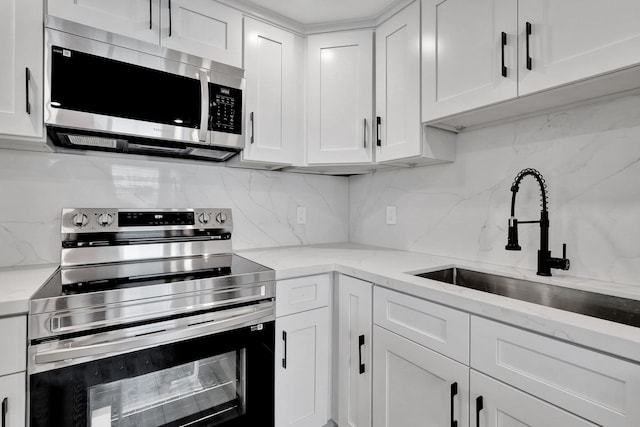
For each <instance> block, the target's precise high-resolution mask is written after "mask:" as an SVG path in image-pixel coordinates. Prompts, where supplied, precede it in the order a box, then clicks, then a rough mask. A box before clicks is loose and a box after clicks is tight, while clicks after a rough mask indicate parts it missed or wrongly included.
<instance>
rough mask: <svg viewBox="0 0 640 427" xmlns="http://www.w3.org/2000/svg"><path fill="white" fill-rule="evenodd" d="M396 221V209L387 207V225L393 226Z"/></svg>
mask: <svg viewBox="0 0 640 427" xmlns="http://www.w3.org/2000/svg"><path fill="white" fill-rule="evenodd" d="M396 219H397V218H396V207H395V206H387V225H395V224H396Z"/></svg>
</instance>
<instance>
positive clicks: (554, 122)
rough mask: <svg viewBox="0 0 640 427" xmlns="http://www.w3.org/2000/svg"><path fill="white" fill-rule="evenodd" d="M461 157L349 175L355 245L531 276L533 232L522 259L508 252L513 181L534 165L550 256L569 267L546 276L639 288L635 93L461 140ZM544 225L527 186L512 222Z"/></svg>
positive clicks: (638, 113) (524, 239)
mask: <svg viewBox="0 0 640 427" xmlns="http://www.w3.org/2000/svg"><path fill="white" fill-rule="evenodd" d="M457 150H458V154H457V160H456V162H455V163H452V164H444V165H435V166H427V167H418V168H413V169H405V170H395V171H384V172H378V173H375V174H370V175H365V176H358V177H352V178H351V179H350V185H349V186H350V196H349V200H350V224H349V233H350V240H351V241H352V242H355V243H363V244H371V245H380V246H386V247H390V248H397V249H404V250H410V251H416V252H423V253H430V254H439V255H446V256H451V257H456V258H462V259H467V260H477V261H481V262H488V263H492V264H500V265H508V266H517V267H521V268H527V269H532V270H535V269H536V256H537V255H536V254H537V249H538V247H539V235H540V232H539V226H537V225H535V224H530V225H526V224H523V225H521V226H520V227H519V233H520V245H521V246H522V251H520V252H510V251H506V250H505V248H504V246H505V244H506V242H507V219H508V217H509V213H510V203H511V192H510V187H511V183H512V182H513V179H514V177H515V176H516V174H517V173H518V172H519V171H520V170H521V169H523V168H528V167H531V168H535V169H538V170H539V171H540V172H541V173H542V174H543V175H544V177H545V179H546V182H547V184H548V192H549V212H550V249H551V251H552V255H553V256H561V253H562V252H561V251H562V243H564V242H566V243H567V257H568V258H570V260H571V269H570V270H569V271H567V272H564V271H559V270H552V274H554V275H570V276H577V277H586V278H593V279H599V280H606V281H613V282H619V283H625V284H632V285H640V162H639V160H640V92H637V91H636V92H633V93H627V94H624V95H622V96H619V97H616V98H609V99H606V100H601V101H599V102H594V103H591V104H587V105H582V106H579V107H574V108H571V109H566V110H563V111H558V112H554V113H550V114H544V115H540V116H536V117H531V118H526V119H521V120H518V121H513V122H509V123H504V124H499V125H493V126H490V127H485V128H482V129H476V130H472V131H467V132H463V133H461V134H460V135H459V138H458V145H457ZM388 205H392V206H396V208H397V224H396V225H386V224H385V209H386V206H388ZM539 216H540V197H539V190H538V186H537V183H536V182H535V180H534V179H532V178H531V177H526V178H525V179H524V180H523V182H522V184H521V187H520V191H519V193H518V196H517V202H516V217H517V218H518V219H520V220H537V219H539Z"/></svg>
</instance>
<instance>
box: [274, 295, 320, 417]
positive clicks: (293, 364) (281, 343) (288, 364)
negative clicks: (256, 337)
mask: <svg viewBox="0 0 640 427" xmlns="http://www.w3.org/2000/svg"><path fill="white" fill-rule="evenodd" d="M275 383H276V384H275V390H276V404H275V421H276V422H275V424H276V426H278V427H307V426H309V427H314V426H323V425H325V424H326V422H327V413H328V396H329V390H328V387H329V385H328V384H329V308H328V307H325V308H318V309H315V310H311V311H305V312H303V313H298V314H293V315H290V316H285V317H279V318H277V319H276V375H275Z"/></svg>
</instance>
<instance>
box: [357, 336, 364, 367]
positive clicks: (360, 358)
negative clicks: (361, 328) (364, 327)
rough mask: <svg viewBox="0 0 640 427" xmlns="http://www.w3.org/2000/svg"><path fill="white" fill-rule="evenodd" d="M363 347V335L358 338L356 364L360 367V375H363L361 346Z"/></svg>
mask: <svg viewBox="0 0 640 427" xmlns="http://www.w3.org/2000/svg"><path fill="white" fill-rule="evenodd" d="M363 345H364V335H360V336H359V337H358V364H359V365H360V373H361V374H364V363H362V346H363Z"/></svg>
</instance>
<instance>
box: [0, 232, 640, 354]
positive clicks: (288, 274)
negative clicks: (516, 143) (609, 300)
mask: <svg viewBox="0 0 640 427" xmlns="http://www.w3.org/2000/svg"><path fill="white" fill-rule="evenodd" d="M237 253H238V254H239V255H241V256H244V257H246V258H249V259H251V260H253V261H255V262H258V263H260V264H263V265H265V266H267V267H270V268H273V269H274V270H276V278H277V279H278V280H281V279H287V278H292V277H299V276H308V275H313V274H322V273H331V272H338V273H342V274H346V275H349V276H353V277H357V278H360V279H362V280H365V281H368V282H371V283H375V284H376V285H380V286H384V287H386V288H389V289H393V290H397V291H400V292H404V293H407V294H410V295H414V296H417V297H420V298H425V299H428V300H430V301H434V302H437V303H440V304H444V305H447V306H450V307H453V308H457V309H459V310H463V311H466V312H469V313H471V314H474V315H479V316H484V317H487V318H491V319H495V320H498V321H501V322H505V323H508V324H511V325H514V326H518V327H522V328H525V329H528V330H532V331H536V332H539V333H543V334H546V335H551V336H554V337H556V338H559V339H562V340H564V341H567V342H572V343H575V344H579V345H584V346H588V347H592V348H596V349H599V350H602V351H604V352H607V353H611V354H615V355H618V356H622V357H625V358H627V359H630V360H634V361H636V362H640V328H635V327H631V326H627V325H622V324H618V323H614V322H610V321H606V320H601V319H597V318H594V317H589V316H584V315H580V314H576V313H571V312H566V311H563V310H558V309H554V308H550V307H544V306H541V305H537V304H532V303H528V302H524V301H518V300H514V299H510V298H507V297H502V296H499V295H492V294H489V293H485V292H481V291H476V290H473V289H467V288H463V287H459V286H454V285H449V284H447V283H442V282H438V281H434V280H429V279H424V278H420V277H416V276H413V275H412V274H410V273H412V272H425V271H430V270H437V269H441V268H448V267H452V266H457V267H463V268H469V269H474V270H478V271H484V272H488V273H496V274H501V275H505V276H510V277H517V278H523V279H529V280H534V281H540V282H544V283H548V284H552V285H556V286H565V287H571V288H576V289H581V290H587V291H592V292H599V293H604V294H609V295H616V296H620V297H625V298H631V299H637V300H640V286H631V285H623V284H617V283H610V282H602V281H596V280H589V279H581V278H577V277H571V276H565V275H563V274H562V273H563V272H555V271H554V272H553V273H554V274H555V275H554V276H552V277H547V278H543V277H539V276H536V274H535V271H531V270H524V269H518V268H510V267H505V266H499V265H492V264H485V263H479V262H473V261H467V260H460V259H455V258H448V257H442V256H434V255H428V254H420V253H415V252H407V251H401V250H393V249H387V248H381V247H372V246H363V245H355V244H350V243H337V244H326V245H309V246H291V247H280V248H267V249H254V250H243V251H238V252H237ZM56 268H57V265H37V266H28V267H13V268H0V317H4V316H12V315H20V314H24V313H27V312H28V309H29V305H28V302H29V298H31V296H32V295H33V294H34V293H35V292H36V291H37V290H38V289H39V288H40V287H41V286H42V285H43V284H44V282H45V281H46V280H47V279H48V278H49V277H50V276H51V274H53V272H54V271H55V270H56Z"/></svg>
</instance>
